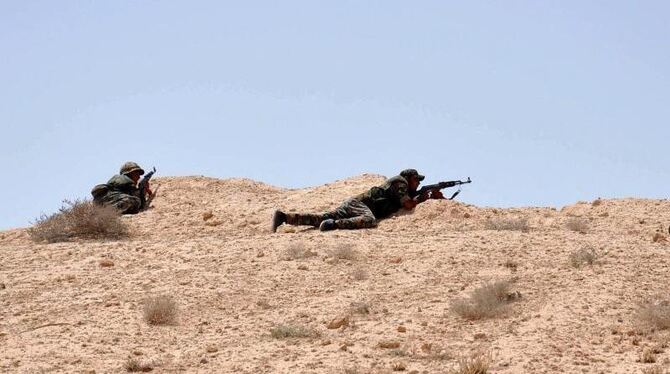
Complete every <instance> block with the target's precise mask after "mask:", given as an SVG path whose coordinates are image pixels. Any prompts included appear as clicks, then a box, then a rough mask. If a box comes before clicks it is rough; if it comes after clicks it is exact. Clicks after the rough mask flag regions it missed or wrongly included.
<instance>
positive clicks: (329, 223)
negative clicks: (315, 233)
mask: <svg viewBox="0 0 670 374" xmlns="http://www.w3.org/2000/svg"><path fill="white" fill-rule="evenodd" d="M336 228H337V224H336V223H335V220H334V219H324V220H323V221H321V224H320V225H319V230H321V231H330V230H335V229H336Z"/></svg>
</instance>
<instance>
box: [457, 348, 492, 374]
mask: <svg viewBox="0 0 670 374" xmlns="http://www.w3.org/2000/svg"><path fill="white" fill-rule="evenodd" d="M491 360H492V359H491V354H490V353H482V352H477V353H475V354H473V355H472V356H470V357H464V358H461V359H459V360H458V366H457V367H455V368H453V369H451V370H450V371H449V373H450V374H486V373H488V370H489V366H491Z"/></svg>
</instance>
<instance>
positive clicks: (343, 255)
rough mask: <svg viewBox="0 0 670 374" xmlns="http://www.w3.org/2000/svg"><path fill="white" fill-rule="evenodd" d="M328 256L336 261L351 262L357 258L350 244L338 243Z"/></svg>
mask: <svg viewBox="0 0 670 374" xmlns="http://www.w3.org/2000/svg"><path fill="white" fill-rule="evenodd" d="M328 255H329V256H330V257H332V258H335V259H338V260H349V261H353V260H355V259H356V258H357V257H358V253H357V252H356V250H355V249H354V246H353V245H352V244H348V243H340V244H338V245H337V246H335V248H334V249H332V250H330V251H328Z"/></svg>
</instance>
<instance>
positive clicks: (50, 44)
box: [0, 0, 670, 228]
mask: <svg viewBox="0 0 670 374" xmlns="http://www.w3.org/2000/svg"><path fill="white" fill-rule="evenodd" d="M668 14H670V2H668V1H604V0H603V1H584V0H579V1H389V0H384V1H343V0H337V1H262V2H261V1H121V0H119V1H27V0H16V1H10V0H7V1H2V2H0V126H2V136H1V137H0V159H1V160H2V167H3V169H4V170H3V177H2V182H3V183H1V184H0V196H1V199H2V201H1V204H0V228H10V227H19V226H26V225H28V224H29V223H30V222H31V221H33V220H34V219H35V218H36V217H38V216H39V215H40V213H42V212H43V213H51V212H53V211H55V210H56V209H57V208H58V207H59V206H60V205H61V201H62V200H63V199H65V198H69V199H73V198H84V197H89V196H90V195H89V192H90V190H91V188H92V187H93V186H94V185H95V184H98V183H104V182H106V181H107V179H109V178H110V177H111V176H112V175H113V174H115V173H117V172H118V168H119V167H120V165H121V164H122V163H123V162H125V161H127V160H134V161H137V162H138V163H140V164H141V165H143V166H145V167H151V166H153V165H155V166H156V167H157V168H158V170H159V174H158V175H161V176H166V175H206V176H212V177H218V178H227V177H247V178H253V179H255V180H259V181H263V182H266V183H270V184H274V185H278V186H284V187H306V186H313V185H319V184H323V183H327V182H330V181H333V180H336V179H341V178H345V177H349V176H353V175H358V174H361V173H364V172H370V173H379V174H383V175H387V176H391V175H394V174H396V173H398V172H399V171H400V170H402V169H404V168H407V167H414V168H416V169H418V170H419V171H420V172H421V173H423V174H426V175H427V180H426V182H437V181H439V180H451V179H461V178H465V177H467V176H470V177H472V180H473V184H471V185H468V186H466V188H465V189H464V191H463V193H462V194H461V195H460V196H459V199H460V200H461V201H464V202H468V203H473V204H477V205H486V206H502V207H505V206H539V205H541V206H546V205H549V206H557V207H560V206H562V205H565V204H571V203H574V202H576V201H578V200H591V199H595V198H597V197H630V196H634V197H650V198H667V197H668V192H669V187H670V173H669V168H668V165H669V163H670V161H668V158H667V155H668V143H669V141H670V126H669V125H670V124H669V123H668V122H669V119H670V76H669V73H670V22H668ZM230 203H231V204H234V203H235V202H234V201H231V202H230ZM296 208H299V207H296Z"/></svg>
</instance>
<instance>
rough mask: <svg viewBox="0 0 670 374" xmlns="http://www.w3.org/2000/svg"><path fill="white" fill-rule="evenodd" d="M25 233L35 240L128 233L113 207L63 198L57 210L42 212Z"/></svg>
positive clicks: (57, 240) (55, 240) (97, 237)
mask: <svg viewBox="0 0 670 374" xmlns="http://www.w3.org/2000/svg"><path fill="white" fill-rule="evenodd" d="M28 234H29V235H30V237H31V239H33V240H34V241H36V242H40V241H46V242H48V243H55V242H64V241H68V240H70V239H72V238H75V237H77V238H84V239H120V238H124V237H127V236H128V228H127V227H126V225H125V224H124V223H123V221H121V218H120V214H119V213H118V212H117V210H116V209H114V208H113V207H110V206H101V205H97V204H93V203H92V202H91V201H88V200H75V201H69V200H65V201H63V206H61V208H60V209H59V210H58V212H56V213H54V214H52V215H50V216H48V215H45V214H42V216H41V217H40V218H38V219H37V220H36V221H35V224H34V226H33V227H31V228H30V229H29V230H28Z"/></svg>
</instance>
